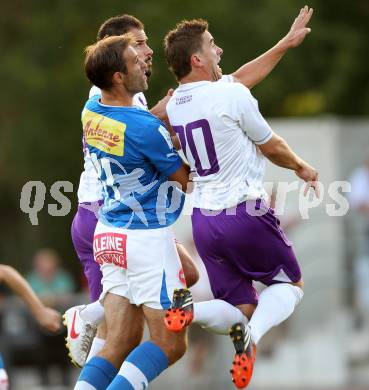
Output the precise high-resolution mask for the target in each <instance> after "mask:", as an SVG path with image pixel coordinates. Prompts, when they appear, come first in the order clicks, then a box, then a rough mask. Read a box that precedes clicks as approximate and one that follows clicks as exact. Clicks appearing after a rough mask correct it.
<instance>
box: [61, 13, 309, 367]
mask: <svg viewBox="0 0 369 390" xmlns="http://www.w3.org/2000/svg"><path fill="white" fill-rule="evenodd" d="M310 17H311V10H308V9H307V8H303V9H301V11H300V13H299V15H298V17H297V18H296V19H295V21H294V23H293V24H292V26H291V29H290V31H289V32H288V34H286V36H284V37H283V38H282V39H281V40H280V41H279V42H278V43H277V44H276V45H275V46H274V47H273V48H271V49H270V50H269V51H267V52H266V53H264V54H263V55H261V56H260V57H258V58H257V59H255V60H253V61H251V62H248V63H246V64H245V65H243V66H242V67H241V68H240V69H238V70H237V71H236V72H235V73H234V74H233V77H229V78H228V81H233V79H235V80H237V81H240V82H242V83H243V84H244V85H245V86H247V87H249V88H251V87H252V86H254V85H256V84H257V83H259V82H260V81H261V80H263V79H264V78H265V77H266V76H267V75H268V74H269V73H270V72H271V70H272V69H273V68H274V66H275V65H276V64H277V63H278V61H279V60H280V59H281V58H282V56H283V55H284V54H285V53H286V51H287V50H288V49H289V48H293V47H296V46H298V45H299V44H300V43H301V42H302V41H303V39H304V38H305V36H306V34H307V33H308V32H309V29H308V28H306V24H307V23H308V22H309V19H310ZM126 32H130V33H133V35H134V36H135V38H136V40H137V47H136V49H137V52H138V54H139V56H141V58H142V59H144V60H145V61H146V63H147V64H148V72H147V74H148V76H149V75H150V74H151V61H152V55H153V52H152V50H151V48H150V47H148V45H147V36H146V34H145V31H144V29H143V24H142V22H140V21H139V20H138V19H136V18H135V17H133V16H130V15H121V16H117V17H113V18H110V19H108V20H107V21H106V22H105V23H103V25H102V26H101V27H100V29H99V32H98V37H97V38H98V39H102V38H103V37H105V36H112V35H120V34H123V33H126ZM98 93H100V90H99V89H98V88H97V87H92V89H91V91H90V97H91V96H93V95H94V94H98ZM168 97H169V96H168ZM168 97H166V98H164V99H163V100H162V101H161V102H159V103H158V104H157V105H156V106H155V107H153V108H152V109H151V112H152V113H153V114H154V115H156V116H158V117H159V118H161V119H165V118H166V111H165V104H166V102H167V99H168ZM133 102H134V104H135V105H137V106H139V107H141V108H144V109H147V103H146V99H145V96H144V94H143V93H139V94H137V95H135V96H134V98H133ZM173 142H174V143H175V144H176V145H177V142H176V137H173ZM84 154H85V170H84V172H83V173H82V175H81V180H80V186H79V190H78V198H79V207H78V212H77V214H76V216H75V218H74V221H73V226H72V238H73V243H74V246H75V248H76V251H77V254H78V257H79V259H80V260H81V262H82V264H83V267H84V272H85V275H86V277H87V280H88V283H89V290H90V298H91V301H92V302H94V303H92V304H90V305H87V307H85V306H81V307H76V308H72V309H70V310H69V311H68V312H67V313H66V324H67V327H68V338H67V345H68V347H69V350H70V354H71V358H72V361H73V362H75V363H76V364H77V365H80V366H82V365H83V364H84V362H85V360H86V358H87V355H88V351H89V350H90V349H91V350H90V355H89V356H90V357H91V356H93V355H94V354H95V353H96V352H97V351H98V350H99V349H100V348H101V347H102V346H103V344H104V339H105V334H104V328H103V327H102V326H100V329H99V331H98V337H96V338H95V339H94V341H93V343H92V347H91V340H92V339H93V335H94V332H95V326H96V324H98V323H99V322H100V321H101V319H102V318H103V315H104V313H103V310H102V307H101V305H100V304H99V302H98V297H99V295H100V293H101V272H100V269H99V266H98V264H96V263H95V262H94V260H93V253H92V237H93V232H94V228H95V226H96V223H97V218H96V215H95V212H96V209H97V208H98V206H99V204H100V203H101V198H102V195H101V183H100V182H99V180H97V178H96V173H95V171H94V169H93V166H92V163H91V161H90V158H89V154H88V151H87V148H86V147H85V146H84ZM177 249H178V252H179V255H180V259H181V262H182V266H183V270H184V275H185V281H186V284H187V286H188V287H189V286H191V285H193V284H194V283H195V282H196V280H197V278H198V272H197V269H196V267H195V266H194V264H193V262H192V260H191V258H190V256H189V255H188V253H187V251H186V250H185V248H184V247H183V246H182V245H180V244H177ZM204 314H205V312H204ZM197 317H198V318H200V315H198V316H197ZM207 318H208V316H207ZM230 318H232V319H233V318H234V317H233V316H232V315H231V317H230ZM214 329H217V325H216V324H214Z"/></svg>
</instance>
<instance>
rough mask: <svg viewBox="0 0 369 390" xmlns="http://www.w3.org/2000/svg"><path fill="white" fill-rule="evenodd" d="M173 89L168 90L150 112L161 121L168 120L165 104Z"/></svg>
mask: <svg viewBox="0 0 369 390" xmlns="http://www.w3.org/2000/svg"><path fill="white" fill-rule="evenodd" d="M173 92H174V89H172V88H170V89H169V90H168V92H167V94H166V95H165V96H164V97H163V98H162V99H161V100H159V101H158V102H157V103H156V105H155V106H154V107H153V108H152V109H151V110H150V111H151V114H153V115H155V116H156V117H158V118H159V119H160V120H162V121H167V120H168V115H167V104H168V101H169V99H170V98H171V96H172V95H173Z"/></svg>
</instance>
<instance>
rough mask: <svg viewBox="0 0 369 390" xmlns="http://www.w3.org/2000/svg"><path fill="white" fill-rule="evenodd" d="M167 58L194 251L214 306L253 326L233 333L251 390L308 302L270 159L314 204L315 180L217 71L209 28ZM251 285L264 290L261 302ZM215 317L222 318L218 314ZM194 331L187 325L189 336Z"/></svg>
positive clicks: (184, 26) (237, 364) (237, 368)
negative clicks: (280, 328) (259, 365)
mask: <svg viewBox="0 0 369 390" xmlns="http://www.w3.org/2000/svg"><path fill="white" fill-rule="evenodd" d="M165 53H166V58H167V61H168V64H169V66H170V69H171V70H172V72H173V73H174V74H175V76H176V78H177V80H178V82H179V84H180V85H179V87H178V88H177V89H176V90H175V92H174V93H173V96H172V97H171V99H170V101H169V103H168V105H167V114H168V117H169V121H170V123H171V125H172V127H173V129H174V130H175V131H176V133H177V134H178V137H179V140H180V143H181V146H182V150H183V152H184V154H185V155H186V157H187V159H188V162H189V164H190V167H191V171H192V176H193V182H194V190H193V194H192V198H193V206H194V210H193V215H192V226H193V237H194V241H195V244H196V248H197V250H198V252H199V254H200V256H201V258H202V260H203V262H204V264H205V266H206V269H207V272H208V276H209V280H210V285H211V288H212V292H213V294H214V297H215V298H217V299H221V300H224V301H226V302H228V303H230V304H232V305H234V306H236V307H238V308H239V309H240V310H241V311H242V312H243V313H244V314H245V316H246V317H247V318H248V319H249V322H248V321H247V320H246V321H242V322H239V323H236V324H234V325H233V326H232V328H231V331H230V335H231V337H232V340H233V342H234V346H235V350H236V355H235V358H234V361H233V367H232V370H231V374H232V380H233V382H234V383H235V385H236V386H237V387H238V388H244V387H246V386H247V385H248V383H249V381H250V379H251V376H252V371H253V365H254V361H255V357H256V344H257V343H258V342H259V340H260V338H261V337H262V336H263V335H264V334H265V333H266V332H267V331H268V330H269V329H270V328H271V327H273V326H276V325H278V324H279V323H281V322H282V321H283V320H285V319H286V318H287V317H289V316H290V315H291V314H292V312H293V311H294V308H295V306H296V305H297V304H298V303H299V302H300V300H301V298H302V296H303V291H302V287H303V281H302V277H301V271H300V267H299V265H298V263H297V260H296V257H295V255H294V252H293V250H292V248H291V243H290V242H289V241H288V239H287V237H286V236H285V234H284V233H283V231H282V230H281V228H280V226H279V220H278V219H277V218H276V217H275V215H274V212H273V210H272V209H269V208H268V206H267V204H266V198H267V195H266V192H265V190H264V188H263V183H262V180H263V176H264V170H265V162H266V158H268V159H269V160H270V161H271V162H272V163H274V164H276V165H278V166H280V167H283V168H287V169H291V170H293V171H294V172H295V173H296V175H297V176H298V177H299V178H301V179H303V180H304V181H306V182H307V183H308V187H307V188H309V186H311V187H313V188H314V190H315V191H316V195H318V190H317V179H318V174H317V171H316V170H315V169H314V168H312V167H311V166H310V165H309V164H307V163H306V162H304V161H303V160H302V159H301V158H299V157H298V156H297V155H296V154H295V153H294V152H293V151H292V150H291V149H290V148H289V146H288V145H287V143H286V142H285V141H284V140H283V139H282V138H281V137H279V136H278V135H276V134H275V133H274V132H273V131H272V130H271V128H270V127H269V125H268V123H267V122H266V121H265V119H264V118H263V117H262V115H261V114H260V112H259V109H258V104H257V101H256V100H255V99H254V98H253V97H252V95H251V93H250V91H249V90H248V89H247V88H246V87H245V86H244V85H242V84H240V83H226V82H224V81H225V80H224V78H225V77H223V78H222V71H221V68H220V67H219V65H218V64H219V62H220V59H221V56H222V53H223V50H222V49H221V48H220V47H218V46H217V45H216V44H215V42H214V38H213V37H212V35H211V34H210V32H209V31H208V24H207V22H206V21H204V20H192V21H184V22H182V23H180V24H178V25H177V26H176V28H175V29H174V30H172V31H170V32H169V33H168V34H167V36H166V38H165ZM253 281H260V282H262V283H264V284H265V285H266V286H267V287H266V289H265V290H264V291H263V292H262V293H261V294H260V297H259V298H258V295H257V292H256V290H255V288H254V287H253ZM176 295H178V293H175V294H174V299H173V306H172V309H170V310H169V311H168V313H167V318H166V325H167V327H168V328H169V329H172V330H173V331H178V330H180V329H179V328H180V327H179V326H178V325H179V323H178V321H176V318H178V317H179V318H181V317H182V318H186V316H187V313H188V312H191V311H192V310H191V307H190V308H189V307H188V306H186V304H185V303H183V302H181V301H180V300H179V299H177V297H176ZM212 314H213V316H219V318H220V319H221V318H222V313H221V312H218V313H215V312H213V313H212ZM192 315H193V313H190V318H191V316H192ZM195 320H196V310H195ZM189 322H190V321H182V327H185V326H186V325H188V323H189ZM247 322H248V324H247Z"/></svg>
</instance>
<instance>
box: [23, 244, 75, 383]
mask: <svg viewBox="0 0 369 390" xmlns="http://www.w3.org/2000/svg"><path fill="white" fill-rule="evenodd" d="M27 279H28V281H29V283H30V285H31V286H32V288H33V289H34V291H35V292H36V294H37V295H38V296H39V297H40V299H41V300H42V301H43V302H45V303H46V304H47V305H49V306H52V307H55V308H57V309H58V310H60V311H61V312H64V311H65V310H66V308H67V307H69V306H70V305H72V303H73V302H74V296H73V292H74V291H75V283H74V281H73V278H72V277H71V276H70V275H69V274H68V272H66V271H65V270H63V269H62V268H61V267H60V257H59V255H58V253H57V252H56V251H55V250H53V249H50V248H43V249H40V250H38V251H37V252H36V253H35V255H34V258H33V270H32V272H31V273H30V274H29V275H28V278H27ZM39 337H40V342H39V344H38V351H37V353H36V358H35V359H34V364H35V365H36V366H37V368H38V371H39V374H40V378H41V383H42V385H43V386H46V387H47V386H49V385H50V383H51V382H50V380H51V377H50V373H49V368H50V366H52V365H54V366H57V367H58V368H59V372H60V374H61V375H60V376H61V378H62V380H63V382H64V383H63V384H64V385H65V386H69V375H68V370H69V368H70V363H69V361H68V359H67V355H66V352H65V346H64V343H65V342H64V335H62V334H60V335H58V336H56V337H55V336H51V335H49V334H46V333H40V334H39Z"/></svg>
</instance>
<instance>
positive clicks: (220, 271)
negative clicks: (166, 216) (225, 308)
mask: <svg viewBox="0 0 369 390" xmlns="http://www.w3.org/2000/svg"><path fill="white" fill-rule="evenodd" d="M250 210H251V211H250ZM254 210H255V211H254ZM255 214H258V215H255ZM192 228H193V238H194V241H195V245H196V248H197V251H198V253H199V255H200V257H201V259H202V260H203V262H204V264H205V267H206V270H207V273H208V276H209V281H210V286H211V289H212V292H213V294H214V297H215V298H217V299H223V300H225V301H227V302H229V303H231V304H232V305H235V306H236V305H241V304H247V303H249V304H256V303H257V302H258V294H257V291H256V289H255V287H254V286H253V281H259V282H261V283H263V284H265V285H267V286H269V285H271V284H274V283H280V282H292V283H296V282H298V281H300V279H301V271H300V267H299V265H298V263H297V260H296V257H295V254H294V252H293V250H292V248H291V246H292V244H291V243H290V242H289V241H288V239H287V237H286V235H285V234H284V233H283V231H282V229H281V228H280V226H279V220H278V218H276V216H275V215H274V211H273V210H272V209H270V208H268V206H267V205H266V204H265V203H264V202H263V201H261V200H260V199H258V200H256V201H247V202H243V203H241V204H239V205H238V206H237V207H235V208H233V209H227V210H221V211H209V210H203V209H196V208H195V209H194V210H193V215H192Z"/></svg>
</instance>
